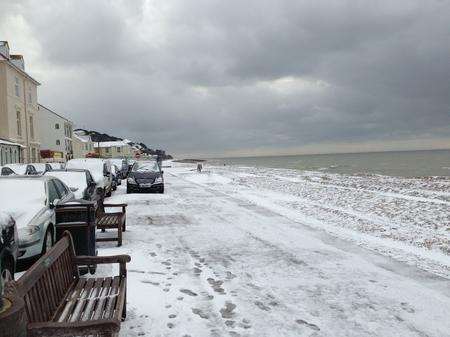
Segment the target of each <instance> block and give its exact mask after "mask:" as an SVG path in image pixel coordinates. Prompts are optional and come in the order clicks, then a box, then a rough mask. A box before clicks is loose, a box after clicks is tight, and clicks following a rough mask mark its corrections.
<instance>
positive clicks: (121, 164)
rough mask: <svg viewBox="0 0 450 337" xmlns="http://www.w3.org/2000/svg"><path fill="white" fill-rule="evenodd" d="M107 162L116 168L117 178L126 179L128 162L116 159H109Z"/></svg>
mask: <svg viewBox="0 0 450 337" xmlns="http://www.w3.org/2000/svg"><path fill="white" fill-rule="evenodd" d="M109 161H110V162H111V164H112V165H116V166H117V168H118V176H119V178H120V179H126V177H127V174H128V170H129V167H128V161H127V160H126V159H118V158H113V159H109Z"/></svg>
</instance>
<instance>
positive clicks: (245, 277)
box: [99, 169, 450, 337]
mask: <svg viewBox="0 0 450 337" xmlns="http://www.w3.org/2000/svg"><path fill="white" fill-rule="evenodd" d="M165 171H166V174H165V175H166V192H167V193H166V194H164V195H146V194H133V195H126V194H124V186H122V187H120V188H119V190H118V192H117V193H116V195H115V196H113V197H112V198H111V201H118V202H127V203H128V204H129V207H128V227H127V229H128V230H127V232H126V233H125V237H124V238H125V240H124V245H123V247H121V248H115V247H114V248H113V247H112V246H111V244H103V245H102V248H101V249H100V252H99V253H100V254H104V255H107V254H115V253H127V254H130V255H131V256H132V263H131V264H130V265H129V284H128V302H129V303H128V318H127V321H126V322H125V323H124V324H123V325H122V331H121V336H144V335H145V336H191V337H197V336H258V337H260V336H436V337H442V336H450V320H449V319H448V313H449V312H450V286H449V281H448V280H445V279H441V278H439V277H436V276H433V275H431V274H427V273H425V272H421V271H419V270H417V269H415V268H413V267H408V266H406V265H404V264H401V263H397V262H394V261H392V260H391V259H388V258H385V257H382V256H379V255H377V254H374V253H371V252H369V251H366V250H364V249H362V248H359V247H357V246H354V245H352V244H350V243H347V242H344V241H341V240H338V239H336V238H333V237H331V236H329V235H327V234H324V233H322V232H320V231H315V230H312V229H310V228H309V227H306V226H304V225H302V224H301V223H297V222H294V221H292V220H289V219H287V218H285V217H283V216H282V215H281V214H277V213H274V212H273V211H270V210H268V209H265V208H263V207H260V206H256V205H254V204H251V203H249V202H248V201H245V200H242V199H238V198H236V197H235V196H231V195H227V194H224V193H223V191H221V189H220V184H219V185H215V184H210V185H207V186H202V185H197V184H194V183H192V182H189V181H187V180H186V179H185V178H186V177H189V175H191V174H192V175H193V174H197V173H194V172H190V171H186V172H184V173H183V172H181V173H180V171H179V170H171V169H165ZM101 272H102V270H100V273H101ZM104 272H108V270H105V271H104Z"/></svg>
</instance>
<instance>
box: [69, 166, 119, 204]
mask: <svg viewBox="0 0 450 337" xmlns="http://www.w3.org/2000/svg"><path fill="white" fill-rule="evenodd" d="M66 169H84V170H89V172H90V173H91V175H92V177H93V178H94V180H95V183H96V184H97V187H101V188H102V189H103V191H104V195H105V196H106V197H109V196H111V193H112V175H111V163H110V162H109V161H108V160H105V159H100V158H79V159H71V160H69V161H68V162H67V164H66Z"/></svg>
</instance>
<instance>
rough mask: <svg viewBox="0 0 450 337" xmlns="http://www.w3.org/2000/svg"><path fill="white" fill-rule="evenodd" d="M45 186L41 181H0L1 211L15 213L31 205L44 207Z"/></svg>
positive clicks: (7, 179) (8, 179)
mask: <svg viewBox="0 0 450 337" xmlns="http://www.w3.org/2000/svg"><path fill="white" fill-rule="evenodd" d="M45 199H46V194H45V185H44V181H42V180H33V179H10V178H6V179H0V205H1V208H2V210H5V211H7V212H8V211H16V210H18V209H24V208H28V207H30V206H31V205H36V204H39V205H42V206H43V205H44V204H45Z"/></svg>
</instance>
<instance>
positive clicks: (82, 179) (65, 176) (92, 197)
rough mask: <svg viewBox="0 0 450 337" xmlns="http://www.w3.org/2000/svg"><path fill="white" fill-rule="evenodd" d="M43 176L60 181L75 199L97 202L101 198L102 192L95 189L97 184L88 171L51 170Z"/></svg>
mask: <svg viewBox="0 0 450 337" xmlns="http://www.w3.org/2000/svg"><path fill="white" fill-rule="evenodd" d="M44 175H46V176H52V177H55V178H58V179H59V180H61V181H62V182H63V183H64V184H66V185H67V186H69V188H70V190H71V191H72V192H73V194H74V195H75V198H76V199H82V200H87V201H94V202H97V201H98V200H100V199H102V198H103V190H102V189H101V188H100V189H99V188H97V184H96V183H95V180H94V178H93V177H92V175H91V173H90V172H89V170H82V169H66V170H53V171H49V172H46V173H45V174H44Z"/></svg>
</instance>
